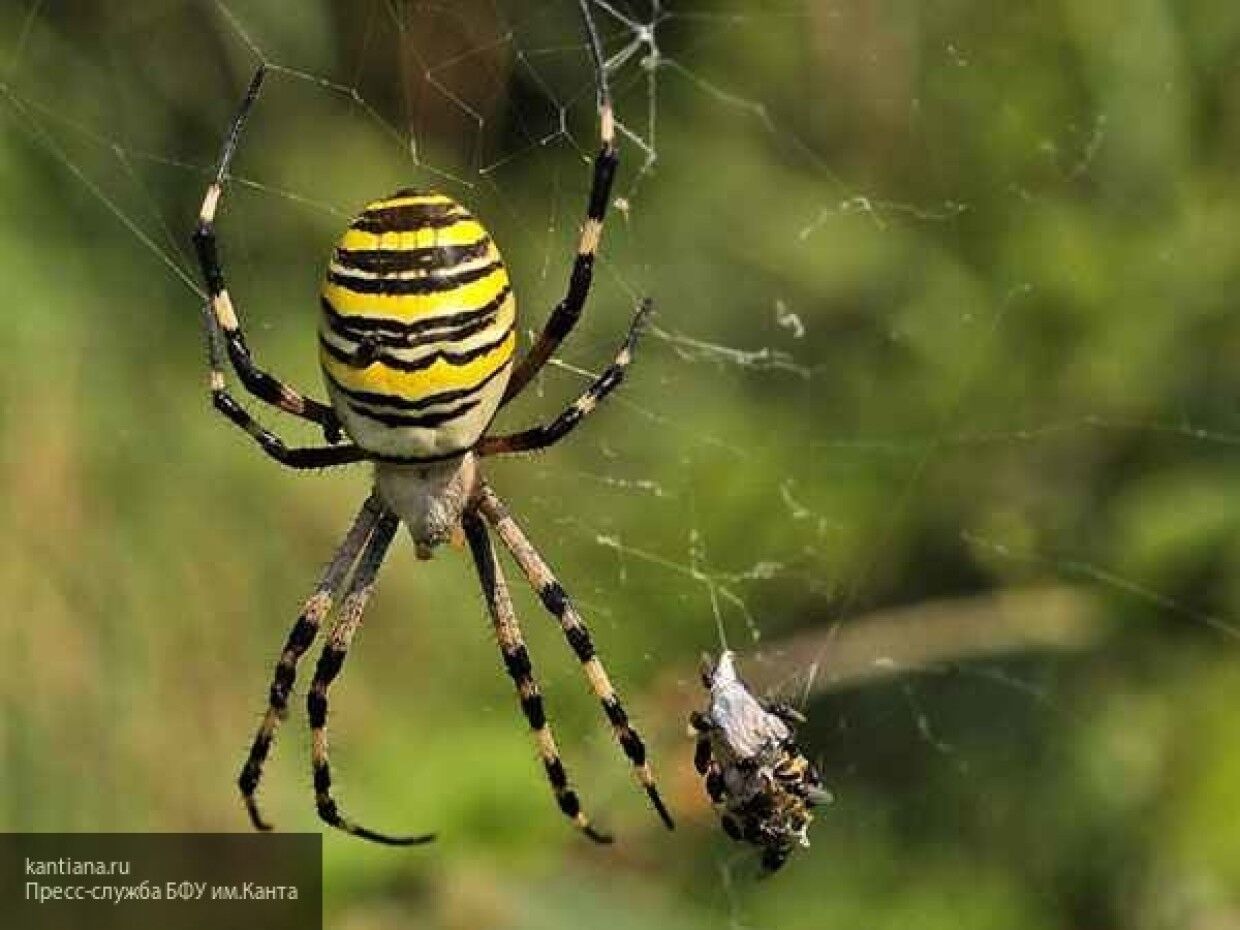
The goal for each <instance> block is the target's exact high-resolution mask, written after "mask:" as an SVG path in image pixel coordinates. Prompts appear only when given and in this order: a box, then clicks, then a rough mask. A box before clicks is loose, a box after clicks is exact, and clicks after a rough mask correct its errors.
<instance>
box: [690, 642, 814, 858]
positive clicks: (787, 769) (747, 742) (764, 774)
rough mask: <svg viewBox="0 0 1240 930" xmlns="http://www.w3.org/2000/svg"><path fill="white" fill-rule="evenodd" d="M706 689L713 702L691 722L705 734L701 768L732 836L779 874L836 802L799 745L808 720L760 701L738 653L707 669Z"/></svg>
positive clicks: (698, 760) (698, 753)
mask: <svg viewBox="0 0 1240 930" xmlns="http://www.w3.org/2000/svg"><path fill="white" fill-rule="evenodd" d="M702 684H703V685H704V686H705V687H706V690H707V691H708V692H709V693H710V703H709V705H708V707H707V709H706V710H705V711H695V712H694V713H693V714H691V715H690V717H689V723H690V725H691V726H692V727H693V729H694V730H695V731H696V733H697V747H696V750H695V752H694V759H693V764H694V767H695V768H696V769H697V771H698V773H699V774H700V775H702V776H703V777H704V779H705V782H706V793H707V794H708V795H709V796H710V800H711V803H712V804H714V806H715V810H716V811H717V812H718V814H719V818H720V822H721V823H722V825H723V829H724V832H726V833H727V834H728V836H730V837H731V838H732V839H734V840H736V841H738V842H745V843H749V844H751V845H753V846H756V847H758V848H759V849H760V850H761V851H762V867H763V869H765V870H766V871H767V872H774V871H776V870H777V869H779V868H780V867H781V866H782V865H783V864H784V862H786V861H787V859H788V856H789V855H791V854H792V851H793V850H794V849H796V847H798V846H809V836H808V830H809V825H810V822H811V821H812V820H813V819H814V818H813V808H814V807H816V806H819V805H822V804H826V803H828V802H829V801H830V800H831V794H830V792H828V791H827V790H826V789H825V788H823V786H822V778H821V777H820V775H819V774H818V770H817V769H816V768H815V767H814V766H813V765H812V764H811V763H810V761H809V760H808V759H806V758H805V756H804V755H802V754H801V751H800V749H799V748H798V747H797V743H796V731H795V727H796V726H797V725H798V724H801V723H804V722H805V717H804V716H803V715H802V714H801V713H800V712H798V711H797V710H796V709H795V708H793V707H791V706H790V705H788V704H784V703H779V702H768V701H762V700H759V699H758V698H756V697H754V696H753V694H751V693H750V691H749V689H748V688H746V686H745V683H744V682H743V681H741V679H740V676H739V675H738V673H737V670H736V658H735V656H734V655H733V653H731V652H727V651H725V652H724V653H723V654H722V655H721V656H720V657H719V661H718V662H717V663H711V662H710V660H709V659H707V660H706V661H705V662H704V663H703V667H702Z"/></svg>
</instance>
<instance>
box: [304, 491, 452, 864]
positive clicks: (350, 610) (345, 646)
mask: <svg viewBox="0 0 1240 930" xmlns="http://www.w3.org/2000/svg"><path fill="white" fill-rule="evenodd" d="M399 525H400V520H399V519H398V518H397V517H396V516H395V515H394V514H391V513H387V512H384V513H383V514H381V515H380V516H379V518H378V520H377V522H376V525H375V528H374V531H373V533H372V534H371V536H370V539H369V541H367V543H366V548H365V550H363V552H362V556H361V559H360V560H359V561H358V564H357V570H356V571H355V572H354V574H353V580H352V581H351V582H350V583H349V588H348V591H347V592H346V593H345V596H344V600H343V601H342V602H341V605H340V615H339V616H338V617H337V619H336V623H335V625H334V626H333V627H332V631H331V633H330V634H329V636H328V640H327V644H326V645H325V646H324V647H323V651H322V652H321V653H320V654H319V661H318V665H317V666H316V667H315V669H314V681H313V682H312V683H311V685H310V692H309V694H307V695H306V711H307V713H308V715H309V717H310V738H311V759H312V762H313V765H314V799H315V806H316V807H317V809H318V812H319V817H320V818H321V819H322V820H323V821H324V822H326V823H328V824H330V825H331V826H333V827H336V828H337V829H339V830H343V831H344V832H346V833H351V834H353V835H354V836H360V837H361V838H362V839H367V840H372V841H374V842H376V843H386V844H388V845H390V846H411V845H413V844H415V843H428V842H430V841H431V840H433V839H434V838H435V837H434V834H427V835H423V836H389V835H387V834H385V833H376V832H375V831H373V830H369V829H367V828H366V827H363V826H360V825H358V824H356V823H354V822H353V821H351V820H349V819H348V818H347V817H345V816H344V815H343V814H341V813H340V808H339V806H338V805H337V804H336V801H335V799H334V798H333V797H332V793H331V787H332V775H331V765H330V763H329V761H328V758H327V693H328V689H330V688H331V684H332V682H333V681H334V680H335V678H336V676H337V675H338V674H340V669H341V667H342V666H343V665H344V660H345V656H346V655H347V654H348V651H349V645H350V644H351V643H352V641H353V636H354V634H355V633H357V629H358V627H359V626H361V623H362V613H363V612H364V611H365V610H366V603H367V601H369V600H370V594H371V592H372V590H373V589H374V583H375V575H376V574H377V573H378V571H379V566H380V565H381V564H382V563H383V557H384V556H385V555H386V554H387V550H388V546H390V545H391V543H392V537H393V536H394V535H395V533H396V528H397V527H398V526H399Z"/></svg>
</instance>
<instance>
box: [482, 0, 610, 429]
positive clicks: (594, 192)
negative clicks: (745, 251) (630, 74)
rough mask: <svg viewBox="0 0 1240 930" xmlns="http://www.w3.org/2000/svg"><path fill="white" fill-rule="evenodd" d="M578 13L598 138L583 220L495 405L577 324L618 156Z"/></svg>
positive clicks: (598, 70)
mask: <svg viewBox="0 0 1240 930" xmlns="http://www.w3.org/2000/svg"><path fill="white" fill-rule="evenodd" d="M578 5H579V6H580V9H581V15H582V17H583V19H584V21H585V29H586V37H587V40H588V42H589V46H590V55H591V58H592V60H593V63H594V74H595V81H596V82H597V85H598V106H599V136H600V139H601V146H600V148H599V152H598V155H597V156H596V158H595V160H594V178H593V180H592V181H591V183H590V197H589V200H588V201H587V203H586V219H585V223H583V224H582V227H581V235H580V238H579V239H578V242H577V254H576V257H575V258H574V259H573V269H572V272H571V273H570V275H569V279H568V290H567V292H566V293H565V295H564V297H563V299H562V300H561V301H560V302H559V303H558V304H556V306H555V309H554V310H553V311H552V312H551V316H550V317H549V318H548V319H547V323H546V325H545V326H544V327H543V331H542V333H540V334H539V336H538V340H537V341H536V342H535V343H534V345H533V346H531V347H530V350H529V352H527V353H526V355H525V357H524V358H522V359H521V361H520V363H518V365H517V367H516V368H515V369H513V372H512V376H511V377H510V378H509V379H508V387H507V389H506V390H505V391H504V398H503V400H502V401H500V404H501V406H502V405H503V404H506V403H508V402H509V401H510V400H512V399H513V398H514V397H516V396H517V395H518V394H520V393H521V391H522V389H523V388H524V387H525V386H526V385H527V384H528V383H529V381H530V379H531V378H533V377H534V375H536V374H538V372H539V370H540V369H541V368H542V367H543V365H545V364H546V363H547V360H548V359H549V358H551V356H552V354H553V353H554V352H555V350H556V348H557V347H558V346H559V345H560V343H561V342H563V341H564V338H565V337H566V336H567V335H568V334H569V333H570V332H571V331H572V329H573V327H574V326H576V325H577V320H578V319H580V317H581V311H582V309H583V308H584V307H585V303H586V299H587V298H588V297H589V296H590V285H591V283H592V282H593V281H594V260H595V257H596V256H597V255H598V247H599V242H600V241H601V240H602V237H603V221H604V219H605V218H606V216H607V204H608V201H609V200H610V199H611V188H612V184H613V183H614V181H615V178H616V166H617V165H618V164H619V155H618V154H617V150H616V120H615V114H614V112H613V110H612V104H611V91H610V90H609V88H608V86H607V69H606V66H605V65H604V62H603V53H602V43H601V41H600V40H599V36H598V30H597V28H596V27H595V25H594V20H593V18H592V17H591V16H590V11H589V7H588V5H587V3H586V0H579V4H578Z"/></svg>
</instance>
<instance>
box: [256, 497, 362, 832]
mask: <svg viewBox="0 0 1240 930" xmlns="http://www.w3.org/2000/svg"><path fill="white" fill-rule="evenodd" d="M381 511H382V506H381V505H380V504H379V502H378V501H377V500H376V499H375V497H374V496H373V495H372V496H371V497H369V498H368V499H367V500H366V503H365V504H363V505H362V509H361V511H360V512H359V513H358V515H357V517H356V518H355V519H354V521H353V526H352V527H351V528H350V529H349V532H348V533H347V534H346V535H345V538H344V542H342V543H341V544H340V548H339V549H337V550H336V554H335V555H334V556H332V560H331V562H330V563H328V566H327V569H326V570H325V571H324V572H323V578H322V580H321V581H319V585H318V587H317V588H316V589H315V591H314V594H312V595H311V596H310V599H309V600H307V601H306V603H305V605H304V606H303V607H302V609H301V614H300V615H299V616H298V618H297V622H296V623H295V624H294V625H293V628H292V630H290V631H289V634H288V640H287V641H286V642H285V644H284V649H283V650H282V651H281V653H280V658H279V660H278V661H277V662H276V667H275V671H274V673H273V674H272V679H271V689H270V692H269V694H268V697H267V711H266V713H265V714H263V720H262V722H261V723H260V724H259V725H258V732H257V733H255V734H254V741H253V743H252V744H251V745H250V754H249V755H248V756H247V757H246V760H245V765H244V766H243V767H242V769H241V774H240V776H239V777H238V778H237V787H238V788H240V789H241V797H242V800H244V801H245V808H246V811H248V812H249V815H250V821H251V822H252V823H253V824H254V827H255V829H258V830H270V829H271V825H270V824H269V823H267V821H265V820H264V819H263V816H262V814H261V813H260V811H259V809H258V802H257V800H256V799H255V793H256V792H257V791H258V783H259V781H261V780H262V777H263V763H265V762H266V761H267V756H268V755H269V754H270V752H271V744H272V742H273V741H274V740H275V736H276V730H277V729H278V728H279V726H280V722H281V721H282V720H283V719H284V717H285V716H286V714H287V712H288V699H289V695H290V694H291V693H292V691H293V682H294V680H295V679H296V677H297V664H298V662H299V661H300V660H301V657H302V655H304V654H305V652H306V650H307V649H309V648H310V646H311V645H312V644H313V643H314V640H315V637H317V636H318V633H319V628H320V626H322V623H323V618H324V617H326V616H327V614H328V612H329V611H330V610H331V607H332V600H333V599H334V598H335V596H336V592H337V591H338V590H339V589H340V585H341V584H342V583H343V582H344V578H345V576H346V575H347V574H348V572H349V569H351V568H352V567H353V564H354V563H355V562H356V561H357V556H358V553H359V552H361V550H362V546H363V545H365V544H366V541H367V540H368V539H369V538H370V535H371V533H372V531H373V530H374V528H375V524H376V523H377V522H378V520H379V514H380V513H381Z"/></svg>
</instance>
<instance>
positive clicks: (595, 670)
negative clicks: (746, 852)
mask: <svg viewBox="0 0 1240 930" xmlns="http://www.w3.org/2000/svg"><path fill="white" fill-rule="evenodd" d="M477 506H478V509H479V510H480V511H481V513H482V515H483V516H484V517H486V519H487V522H488V523H490V524H491V526H492V527H494V528H495V531H496V532H497V533H498V534H499V538H500V539H501V540H502V541H503V543H504V547H505V548H506V549H507V550H508V551H509V553H510V554H511V555H512V557H513V558H514V559H515V560H516V562H517V565H519V566H520V568H521V571H522V573H523V574H524V575H525V577H526V580H527V581H529V583H530V586H531V587H533V589H534V590H535V591H536V592H537V593H538V597H539V599H540V600H541V601H542V603H543V606H544V607H545V608H546V609H547V612H548V613H550V614H551V615H552V616H553V617H555V618H556V619H557V620H558V621H559V623H560V628H561V629H562V630H563V632H564V638H565V639H566V640H567V641H568V644H569V646H570V647H571V648H572V650H573V653H574V654H575V655H576V656H577V660H578V661H579V662H580V663H581V668H582V671H583V672H584V673H585V676H586V680H587V681H588V682H589V684H590V688H591V690H592V691H593V692H594V695H595V697H597V698H598V700H599V703H600V704H602V707H603V712H604V713H605V714H606V715H607V720H608V722H609V723H610V724H611V728H612V732H613V733H614V734H615V737H616V742H617V743H618V744H619V745H620V748H621V750H623V752H624V754H625V756H626V757H627V758H628V760H629V762H630V763H631V764H632V766H633V771H634V774H635V775H636V776H637V781H638V783H639V784H640V785H641V786H642V788H643V789H644V790H645V792H646V796H647V797H648V798H649V799H650V804H651V806H652V807H653V808H654V809H655V812H656V813H657V814H658V815H659V818H660V819H661V820H662V821H663V825H664V826H666V827H667V828H668V829H669V830H673V829H675V826H676V825H675V822H674V821H673V820H672V815H671V814H670V813H668V810H667V806H666V805H665V804H664V803H663V797H662V796H661V795H660V794H659V788H658V785H657V784H656V783H655V778H654V773H653V772H652V771H651V768H650V763H649V761H647V758H646V744H645V742H643V740H642V738H641V736H640V735H639V734H638V732H637V730H636V729H635V728H634V727H633V725H632V723H630V722H629V715H628V713H627V712H626V711H625V709H624V705H623V704H622V703H621V701H620V696H619V695H618V694H616V690H615V688H614V687H613V686H612V684H611V679H610V677H608V675H607V671H606V669H604V668H603V663H602V662H601V661H600V660H599V658H598V655H597V653H596V651H595V649H594V642H593V640H592V639H591V637H590V631H589V630H588V629H587V628H586V625H585V621H583V620H582V619H581V615H580V614H579V613H578V612H577V608H576V606H574V604H573V602H572V600H571V599H570V598H569V596H568V592H567V591H565V590H564V587H563V585H561V584H560V583H559V581H557V580H556V578H555V575H553V574H552V572H551V569H550V568H549V567H548V565H547V563H546V562H544V561H543V558H542V556H541V555H539V554H538V550H536V549H535V548H534V546H533V545H532V544H531V543H530V541H529V539H527V538H526V536H525V533H524V532H523V531H522V530H521V527H519V526H518V525H517V522H516V521H515V520H514V519H513V518H512V517H511V516H510V515H509V513H508V509H507V508H506V507H505V506H504V503H503V501H501V500H500V499H499V497H498V496H497V495H496V494H495V492H494V491H492V490H491V488H490V487H489V486H488V485H487V484H485V483H483V485H482V487H481V488H480V489H479V491H478V499H477Z"/></svg>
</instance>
